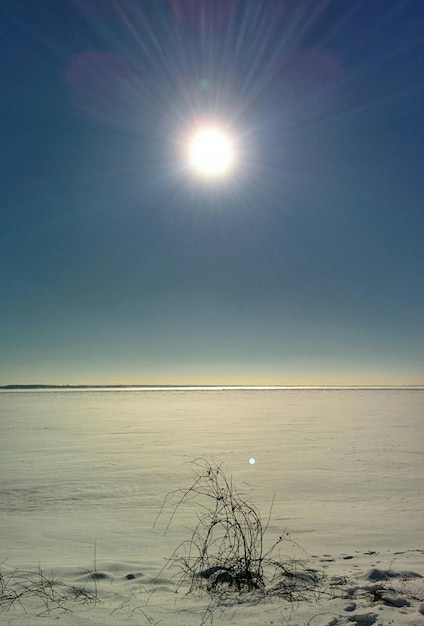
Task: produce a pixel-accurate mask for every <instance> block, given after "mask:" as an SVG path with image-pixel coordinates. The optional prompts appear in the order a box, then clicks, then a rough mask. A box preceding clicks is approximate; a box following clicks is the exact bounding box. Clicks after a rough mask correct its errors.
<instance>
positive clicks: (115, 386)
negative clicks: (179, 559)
mask: <svg viewBox="0 0 424 626" xmlns="http://www.w3.org/2000/svg"><path fill="white" fill-rule="evenodd" d="M422 387H424V383H415V384H398V385H396V384H384V383H379V384H355V385H349V384H345V385H341V384H334V385H332V384H325V385H305V384H295V385H293V384H291V385H284V384H279V385H276V384H274V385H266V384H248V385H246V384H226V383H223V384H202V383H200V384H199V383H195V384H173V383H169V384H154V383H150V384H146V383H142V384H127V383H114V384H109V383H108V384H90V383H82V384H54V383H47V384H45V383H30V384H28V383H24V384H23V383H16V384H8V385H0V390H4V391H8V390H9V391H13V390H31V389H33V390H37V389H152V390H153V389H164V390H165V389H199V390H200V389H223V390H224V389H240V390H242V389H258V390H260V389H264V390H267V389H269V390H272V389H282V390H284V389H413V388H422Z"/></svg>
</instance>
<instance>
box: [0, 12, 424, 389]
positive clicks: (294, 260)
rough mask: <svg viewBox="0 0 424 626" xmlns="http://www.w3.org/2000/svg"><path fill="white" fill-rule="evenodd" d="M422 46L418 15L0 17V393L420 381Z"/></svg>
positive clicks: (423, 373)
mask: <svg viewBox="0 0 424 626" xmlns="http://www.w3.org/2000/svg"><path fill="white" fill-rule="evenodd" d="M423 32H424V4H423V3H422V2H421V0H410V1H403V0H400V1H399V2H387V0H373V1H372V2H368V1H366V2H365V1H358V2H354V3H352V2H351V1H350V0H329V1H328V2H327V1H325V0H313V1H312V0H310V1H308V0H276V1H273V0H266V1H260V0H256V1H255V2H253V1H252V2H250V1H249V0H247V1H244V2H243V1H241V0H240V1H237V0H228V2H225V3H221V2H219V1H218V0H217V1H214V2H212V1H211V0H208V1H206V0H197V1H195V0H184V1H183V0H163V1H160V0H158V1H157V2H150V1H147V0H139V1H136V0H116V2H112V1H109V0H102V1H100V0H84V1H83V0H61V2H56V1H53V0H43V2H36V1H35V0H34V1H32V0H13V1H11V0H4V1H3V2H2V5H1V8H0V50H1V54H0V59H1V60H0V72H1V79H2V85H3V89H2V93H1V96H0V112H1V119H2V168H1V205H0V212H1V213H0V217H1V230H0V284H1V292H2V296H1V301H2V306H1V307H0V329H1V330H0V344H1V356H0V384H10V383H79V382H81V383H93V384H94V383H102V382H103V383H113V382H116V383H129V384H132V383H146V384H150V383H152V384H154V383H160V384H163V383H170V384H172V383H176V384H177V383H178V384H184V383H187V384H190V383H200V384H202V383H204V384H207V383H210V384H220V383H233V384H249V383H251V384H422V383H423V382H424V332H423V318H424V316H423V311H424V281H423V276H424V252H423V251H424V246H423V234H424V141H423V140H424V121H423V113H422V112H423V110H424V109H423V107H424V81H423V67H424V39H423V37H422V33H423ZM211 117H213V119H218V120H221V121H222V122H223V124H224V125H225V126H226V127H227V128H229V129H230V131H231V133H232V136H233V138H234V141H235V144H236V146H237V158H236V163H235V167H234V171H233V172H232V173H231V175H229V176H228V177H226V178H225V179H223V180H213V181H208V182H205V181H204V180H201V179H200V178H199V177H196V176H195V175H194V174H193V172H192V171H191V170H190V168H189V167H188V164H187V162H186V159H185V154H184V141H185V138H186V137H188V136H189V134H190V129H191V128H192V127H193V125H194V124H197V123H198V122H199V120H203V119H209V118H211Z"/></svg>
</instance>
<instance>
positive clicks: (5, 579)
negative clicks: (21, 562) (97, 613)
mask: <svg viewBox="0 0 424 626" xmlns="http://www.w3.org/2000/svg"><path fill="white" fill-rule="evenodd" d="M97 602H98V598H97V591H96V590H95V591H94V592H92V591H89V590H88V589H87V588H86V587H85V586H84V585H83V586H74V585H67V584H65V583H63V582H60V581H57V580H54V579H53V578H51V577H49V576H46V575H45V574H44V573H43V571H42V570H41V568H39V569H38V570H37V571H35V572H26V571H12V572H7V573H4V572H0V613H1V612H7V611H9V610H11V609H14V608H17V607H20V608H21V609H22V610H23V611H24V612H26V611H27V607H29V605H31V606H32V607H33V608H34V609H35V612H36V614H37V616H44V615H48V614H50V613H51V612H52V611H55V610H62V611H71V610H72V607H74V606H75V605H81V604H91V605H95V604H96V603H97Z"/></svg>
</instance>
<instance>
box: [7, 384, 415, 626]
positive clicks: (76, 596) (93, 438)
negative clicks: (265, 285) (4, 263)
mask: <svg viewBox="0 0 424 626" xmlns="http://www.w3.org/2000/svg"><path fill="white" fill-rule="evenodd" d="M423 433H424V390H423V389H416V390H410V389H409V390H407V389H393V390H388V389H385V390H382V389H380V390H375V389H356V390H340V389H339V390H337V389H332V390H329V389H321V390H319V389H291V390H183V389H178V390H151V391H145V390H142V391H140V390H139V391H137V390H133V391H129V390H122V391H111V390H108V391H99V390H96V391H94V390H91V391H88V390H86V391H37V392H36V391H25V392H17V391H14V392H1V393H0V449H1V455H0V503H1V506H0V562H1V568H0V569H1V573H2V578H1V579H0V592H1V596H0V602H1V604H0V623H2V624H3V623H4V624H23V625H24V624H34V623H35V622H36V623H38V622H39V621H40V623H46V624H49V623H53V622H54V623H57V621H58V620H59V622H60V623H62V624H64V625H65V626H66V625H68V624H78V625H84V624H105V625H112V624H124V623H126V622H127V621H128V620H130V621H133V623H136V624H156V623H160V624H161V625H164V626H171V625H172V626H173V625H175V624H181V625H184V624H186V625H187V626H197V625H199V624H201V623H202V621H207V620H209V621H211V620H213V623H214V624H229V623H234V624H237V625H238V624H240V625H241V624H247V625H248V626H254V625H255V626H259V625H261V626H262V625H265V624H274V625H282V626H283V625H285V624H290V626H296V625H298V626H306V625H310V626H350V625H352V624H353V625H355V624H357V625H359V626H366V625H368V624H376V625H379V624H380V625H384V626H386V625H389V624H393V625H397V626H406V625H408V626H412V625H414V626H424V578H422V576H423V575H424V540H423V528H424V486H423V485H424V483H423V475H424V472H423V470H424V447H423V443H424V436H423ZM201 457H203V458H206V459H208V460H210V462H212V463H213V462H216V463H218V464H221V463H222V464H223V465H222V467H223V468H224V470H225V472H226V474H227V476H229V477H230V476H231V477H232V480H233V483H234V485H235V487H236V488H237V489H238V491H239V492H240V494H241V496H242V497H243V498H247V499H250V500H251V502H252V503H254V504H255V506H256V507H257V508H258V509H259V510H260V511H261V513H262V515H263V519H264V523H266V522H267V519H268V514H269V511H270V506H271V502H272V501H273V500H274V502H273V506H272V511H271V519H270V523H269V525H268V528H267V531H266V540H267V541H268V542H272V541H274V540H275V539H277V538H278V537H279V536H280V535H282V534H284V536H285V537H286V539H285V540H284V546H286V545H287V551H288V552H290V553H292V552H293V551H294V552H296V558H297V557H299V558H301V559H302V561H303V562H304V564H305V566H306V567H307V568H309V569H311V570H315V571H316V572H317V573H318V574H319V576H320V577H321V582H320V583H319V585H318V586H317V587H316V588H314V590H313V592H308V593H306V594H305V599H301V600H298V601H294V602H289V601H288V600H286V599H284V598H279V597H273V598H268V599H263V598H262V597H258V595H257V594H256V595H255V594H245V595H242V596H240V595H238V594H237V593H234V594H229V595H227V596H226V597H225V598H222V599H217V598H211V597H209V596H208V595H206V594H204V595H196V594H191V595H188V596H187V595H185V593H184V592H185V589H184V588H181V589H180V590H179V593H175V582H176V580H177V579H176V578H175V575H176V574H177V572H176V571H175V570H173V569H169V568H165V569H163V567H164V566H165V565H166V563H167V559H168V557H169V556H170V555H171V554H172V552H173V550H174V549H175V548H176V547H177V546H178V545H179V544H180V543H181V542H182V541H184V540H185V539H187V538H190V528H192V527H193V526H194V525H195V524H196V521H197V514H198V513H199V511H196V508H195V506H182V507H180V508H179V510H178V511H177V513H176V515H175V517H174V518H173V519H172V521H171V524H170V526H169V529H168V530H167V532H165V531H166V527H167V524H168V522H169V520H170V515H171V513H172V509H171V508H170V507H168V508H167V507H165V509H164V510H163V511H162V514H161V515H160V517H159V519H158V520H157V522H156V524H155V520H156V518H157V516H158V513H159V512H160V510H161V505H162V503H163V501H164V498H165V496H166V494H167V493H169V492H171V491H172V490H175V489H178V488H184V487H185V486H189V485H190V484H191V483H192V480H193V474H192V469H193V468H192V466H191V463H190V462H191V461H193V460H194V459H196V458H201ZM250 459H255V463H253V462H251V463H249V460H250ZM290 540H291V541H292V542H294V544H292V543H290ZM297 545H298V546H299V547H296V546H297ZM52 581H55V584H54V585H53V584H51V583H52ZM208 608H209V611H208ZM37 615H40V616H41V617H40V618H36V616H37Z"/></svg>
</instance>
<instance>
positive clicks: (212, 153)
mask: <svg viewBox="0 0 424 626" xmlns="http://www.w3.org/2000/svg"><path fill="white" fill-rule="evenodd" d="M233 158H234V152H233V146H232V143H231V141H230V138H229V137H228V136H227V135H226V133H225V132H223V131H222V130H220V129H219V128H216V127H213V126H210V127H206V128H202V129H200V130H198V131H197V132H195V133H194V135H193V137H192V138H191V141H190V143H189V160H190V164H191V166H192V167H193V168H194V169H195V170H196V172H197V173H198V174H201V175H202V176H205V177H209V178H210V177H215V176H223V175H224V174H227V173H228V172H229V170H230V169H231V166H232V165H233Z"/></svg>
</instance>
